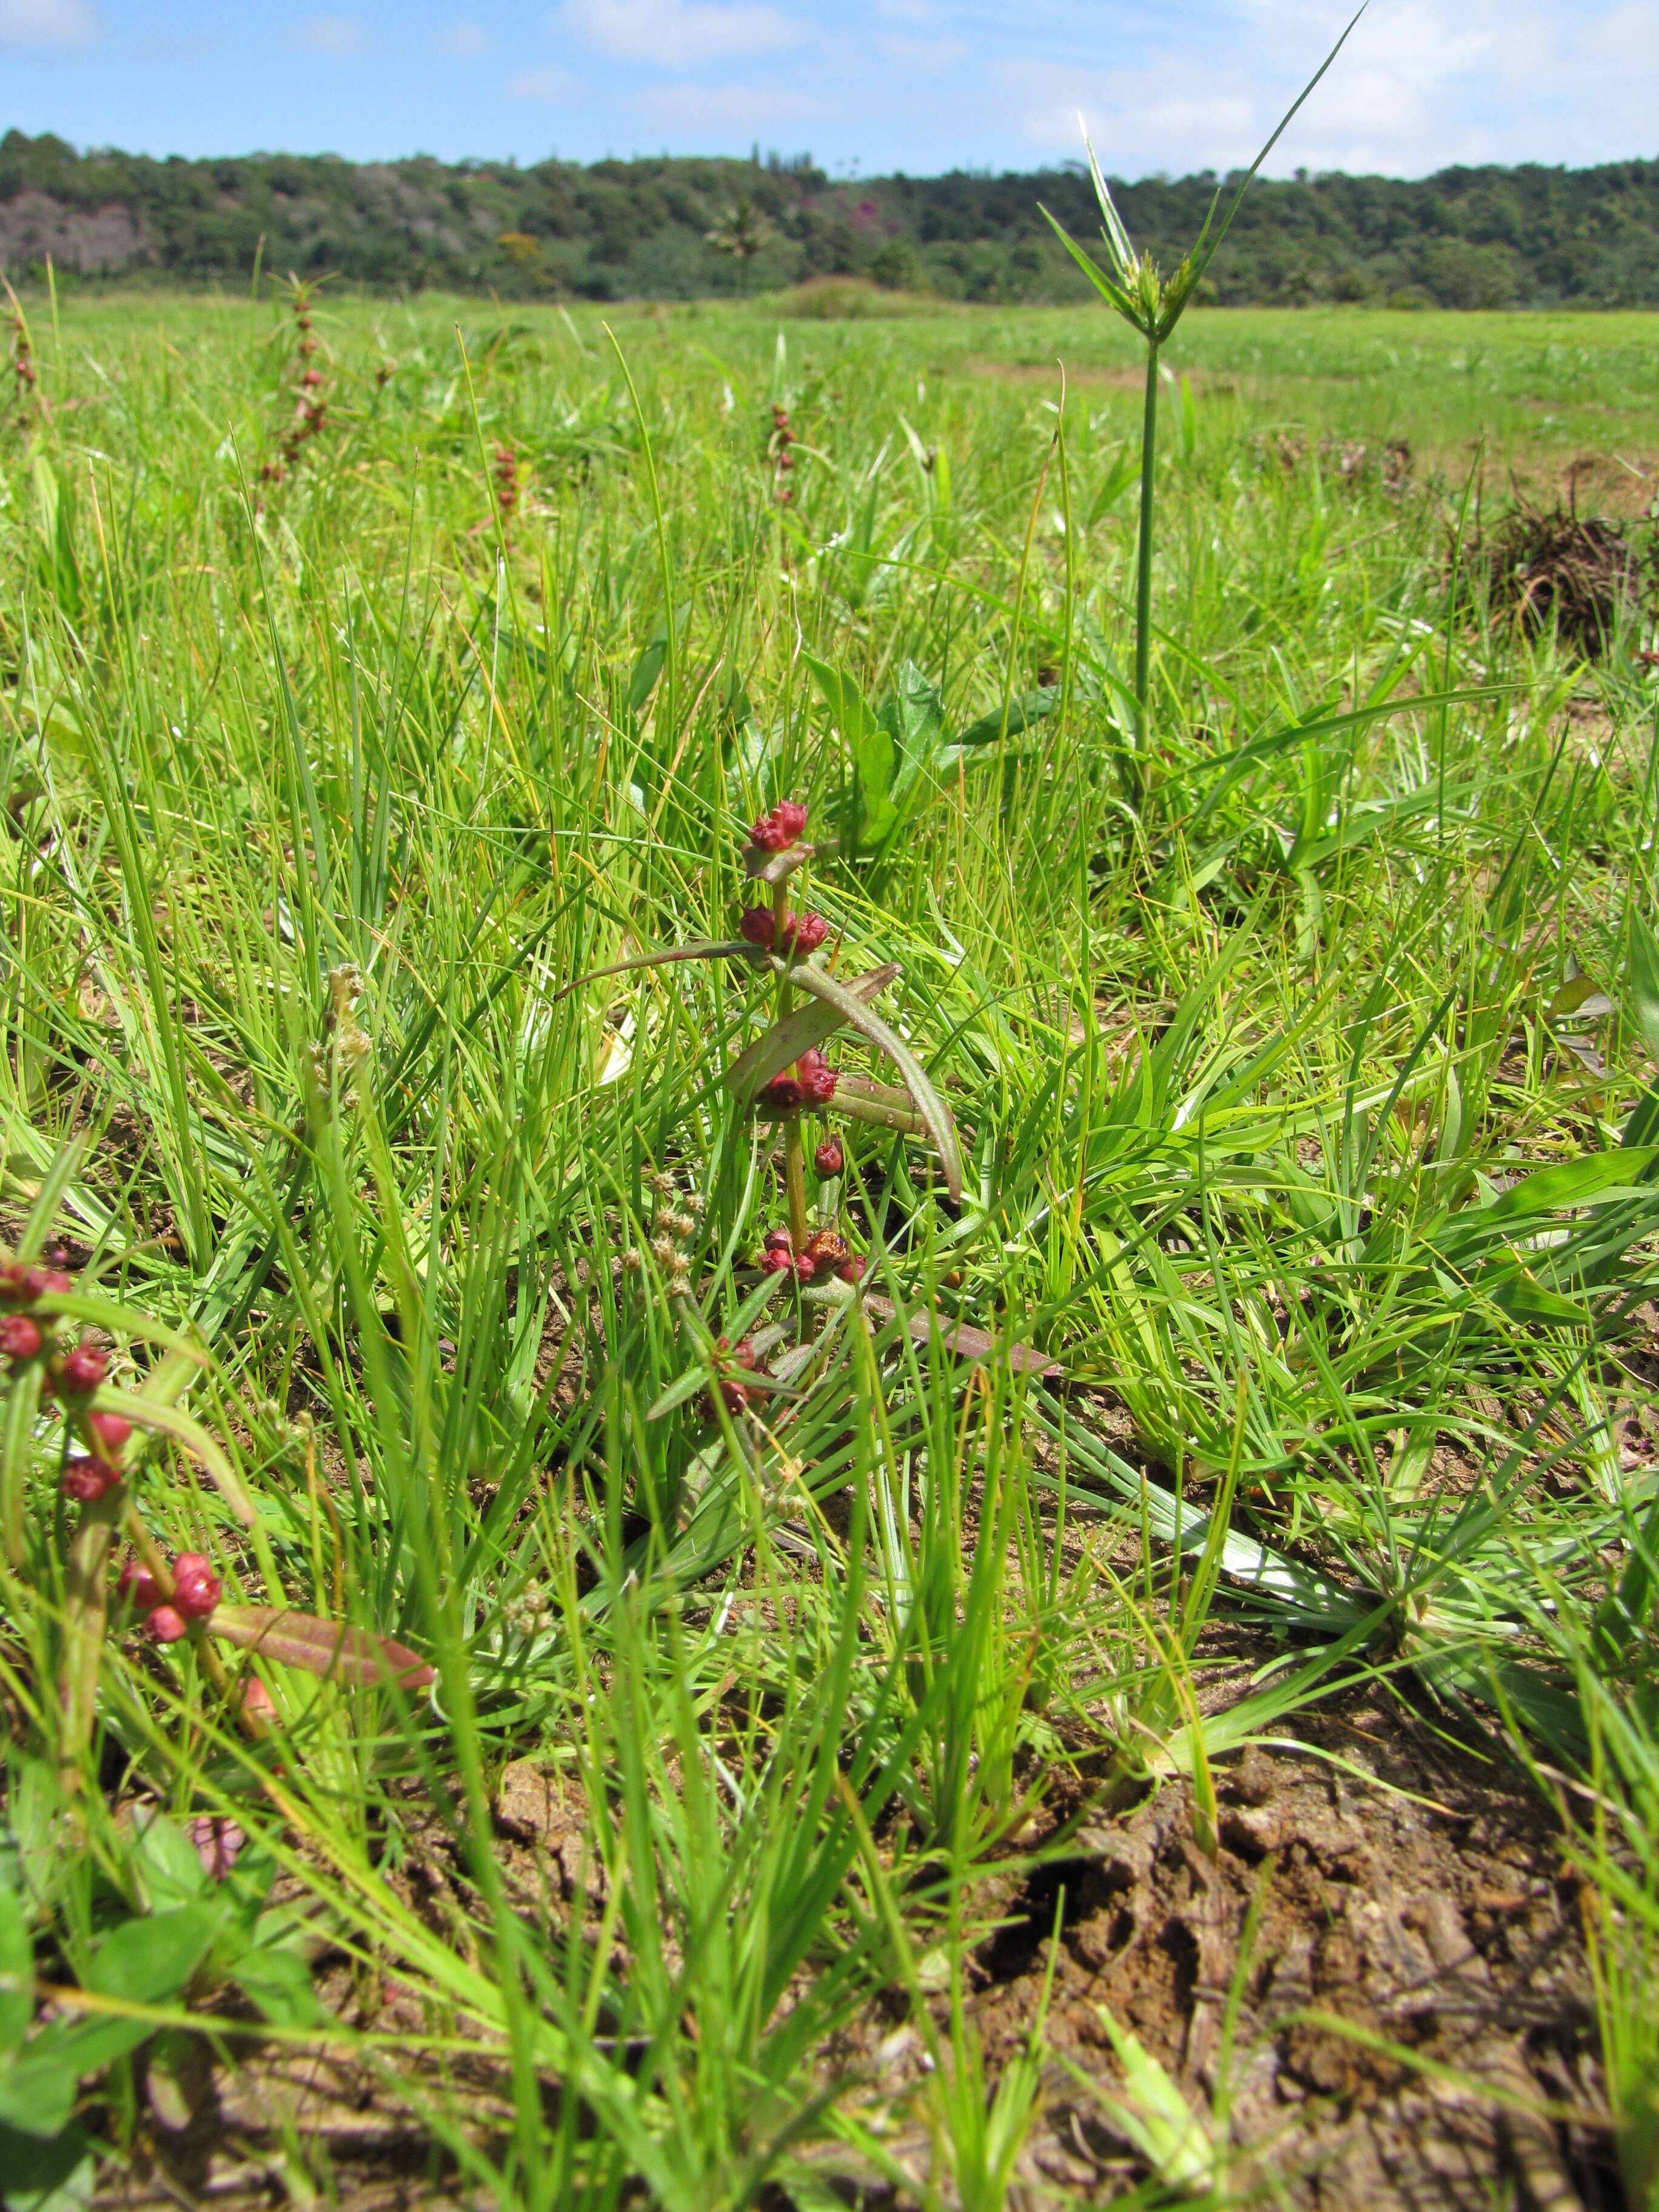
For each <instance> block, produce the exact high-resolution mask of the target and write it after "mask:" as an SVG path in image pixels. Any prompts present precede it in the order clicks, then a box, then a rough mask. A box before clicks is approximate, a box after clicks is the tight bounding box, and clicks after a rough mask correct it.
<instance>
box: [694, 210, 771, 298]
mask: <svg viewBox="0 0 1659 2212" xmlns="http://www.w3.org/2000/svg"><path fill="white" fill-rule="evenodd" d="M703 235H704V237H705V238H706V239H707V240H708V243H709V245H710V246H713V247H714V251H715V252H716V253H729V254H731V255H732V258H733V259H734V260H735V261H736V263H737V264H738V291H739V292H746V291H747V290H748V289H749V264H750V262H751V261H752V260H753V259H754V258H755V256H756V255H757V253H758V252H760V250H761V248H762V246H764V245H765V243H766V241H767V240H768V239H769V238H770V237H771V235H772V226H771V224H770V223H769V222H768V221H767V219H766V217H765V216H763V214H762V213H761V211H760V210H759V209H758V208H757V206H756V205H755V203H754V202H753V200H751V199H750V197H749V195H748V194H747V192H745V193H744V196H743V197H742V198H741V199H740V200H739V201H738V204H737V205H736V206H735V207H729V206H728V207H727V208H726V210H725V211H724V213H723V214H722V215H721V216H720V221H719V222H717V223H716V224H715V225H714V228H713V230H709V231H705V232H704V233H703Z"/></svg>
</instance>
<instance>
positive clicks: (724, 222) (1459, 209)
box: [0, 131, 1659, 307]
mask: <svg viewBox="0 0 1659 2212" xmlns="http://www.w3.org/2000/svg"><path fill="white" fill-rule="evenodd" d="M1215 183H1216V179H1215V178H1214V177H1212V176H1196V177H1186V178H1182V179H1180V180H1179V181H1177V182H1170V181H1168V180H1165V179H1153V180H1151V181H1147V182H1145V183H1140V184H1128V185H1121V186H1115V187H1114V190H1115V192H1116V193H1117V194H1118V196H1119V205H1120V207H1121V210H1122V212H1123V215H1124V218H1125V220H1126V222H1127V224H1128V227H1129V229H1130V232H1131V234H1133V237H1134V238H1135V240H1136V241H1137V243H1138V244H1141V245H1145V246H1150V247H1151V248H1152V251H1153V252H1154V253H1155V254H1156V255H1157V256H1158V259H1159V260H1160V261H1161V262H1162V263H1163V264H1164V267H1165V268H1166V269H1168V268H1169V267H1170V266H1171V265H1172V264H1174V263H1175V262H1176V261H1177V260H1178V259H1179V258H1180V257H1181V253H1182V250H1183V249H1184V246H1185V245H1186V244H1187V242H1188V240H1190V239H1191V238H1192V236H1193V235H1194V232H1195V231H1196V230H1197V228H1198V227H1199V225H1200V222H1202V220H1203V216H1204V211H1205V209H1206V206H1207V204H1208V203H1209V199H1210V196H1211V194H1212V191H1213V190H1214V187H1215ZM1039 202H1041V203H1042V204H1044V205H1046V206H1048V207H1049V208H1051V209H1052V210H1054V214H1055V215H1056V216H1058V217H1059V218H1060V221H1061V222H1064V223H1065V224H1066V226H1067V227H1068V228H1070V229H1072V230H1073V232H1074V233H1075V234H1078V235H1079V236H1083V237H1092V236H1093V235H1094V234H1095V232H1096V229H1097V220H1096V217H1095V214H1094V208H1093V201H1092V196H1091V192H1090V190H1089V186H1088V183H1087V180H1086V179H1085V177H1084V176H1082V175H1081V174H1080V173H1079V172H1078V171H1077V170H1075V169H1074V168H1070V167H1067V168H1064V169H1058V170H1048V171H1042V172H1038V173H1033V174H1030V175H1025V176H1016V175H1002V176H991V175H979V174H975V173H964V172H961V171H958V172H956V173H953V174H951V175H949V176H944V177H905V176H892V177H876V178H869V179H858V180H854V181H851V182H848V181H832V180H831V179H829V177H827V176H826V175H825V174H824V173H823V171H822V170H820V169H817V168H816V167H813V166H812V164H811V161H807V160H799V161H793V162H783V161H779V160H778V159H777V158H776V157H775V156H770V157H769V158H768V159H767V160H766V161H715V160H693V159H676V160H671V159H669V158H667V157H666V156H664V157H662V158H660V159H656V160H646V161H598V162H595V163H593V164H592V167H579V166H577V165H575V164H574V163H570V162H565V161H544V162H539V163H537V164H536V165H535V166H533V167H528V168H519V167H516V166H514V165H513V164H512V163H506V164H502V163H499V162H495V163H480V162H468V163H465V164H462V165H460V166H459V167H447V166H446V165H445V164H443V163H442V162H440V161H431V160H428V159H425V158H423V157H416V158H415V159H413V160H410V161H386V162H368V163H352V162H349V161H338V160H336V159H335V158H333V157H332V156H330V155H319V156H300V155H273V154H259V155H250V156H248V157H247V158H246V159H240V160H238V159H225V160H219V161H180V160H176V159H175V160H169V161H153V160H150V159H149V158H148V157H143V156H137V155H127V154H118V153H112V152H103V151H100V152H92V153H87V154H77V153H76V151H75V149H73V148H72V147H70V146H68V145H66V144H65V143H64V141H63V140H62V139H59V138H55V137H50V136H42V137H38V138H29V137H25V136H24V135H23V134H22V133H21V131H9V132H8V133H7V134H6V136H5V137H4V138H3V140H0V267H3V269H4V270H5V273H6V275H7V276H9V278H10V280H11V281H12V283H21V282H28V281H32V280H34V279H37V278H38V276H39V275H40V271H41V270H42V268H43V266H44V264H45V261H46V256H47V255H48V253H50V254H51V256H52V261H53V264H54V265H55V267H56V268H57V270H58V271H59V272H61V274H62V275H63V276H64V278H65V279H66V280H69V281H74V280H76V279H80V280H83V281H85V280H100V281H105V282H107V281H110V280H117V281H119V282H121V283H128V284H131V283H135V282H137V283H169V284H176V283H185V284H222V285H226V286H231V285H246V284H247V283H249V281H250V278H251V276H252V271H253V268H254V264H255V257H256V254H257V255H258V256H259V258H261V260H262V262H263V264H264V268H265V269H267V270H270V271H273V272H276V273H278V274H281V273H286V272H287V271H288V270H295V271H296V272H297V273H298V274H300V275H301V276H319V275H321V274H322V273H323V272H325V271H334V272H337V274H338V276H340V277H341V278H343V280H345V281H346V282H348V283H352V284H357V285H362V286H366V287H369V288H372V289H379V290H385V291H388V292H401V291H410V290H414V289H417V288H419V287H422V286H437V287H441V288H443V289H454V290H460V291H473V292H481V291H485V290H493V291H495V293H497V294H499V295H501V296H502V297H504V298H557V297H558V296H560V295H573V296H580V297H582V298H587V299H601V300H605V299H623V298H629V297H644V298H659V299H679V298H685V297H689V296H690V295H697V294H708V293H718V292H729V291H732V290H736V289H739V287H742V288H744V289H750V290H763V289H776V288H778V287H780V286H783V285H790V284H795V283H800V282H802V281H803V280H805V279H806V278H809V277H812V276H830V275H836V274H842V275H851V276H870V277H873V278H874V280H875V281H876V282H877V283H882V284H886V285H889V286H891V287H894V288H896V289H905V290H911V289H914V290H930V291H933V292H935V293H938V294H939V295H942V296H944V297H946V298H951V299H969V300H1006V301H1014V300H1025V301H1042V300H1066V299H1072V298H1076V297H1078V296H1079V295H1081V293H1082V291H1083V289H1084V280H1083V278H1082V277H1081V276H1079V273H1078V272H1077V271H1076V270H1074V269H1073V267H1072V266H1071V264H1069V263H1068V261H1067V260H1066V256H1065V254H1064V252H1063V251H1062V250H1061V248H1060V246H1059V245H1058V244H1057V243H1056V241H1055V240H1054V238H1053V236H1052V234H1050V233H1049V232H1048V228H1047V226H1046V224H1045V223H1044V222H1043V220H1042V214H1041V212H1040V210H1039ZM711 233H712V234H714V235H713V240H712V241H711V236H710V234H711ZM1206 293H1207V294H1208V295H1209V296H1212V297H1214V298H1216V299H1218V300H1219V301H1223V302H1228V303H1234V304H1238V305H1244V304H1246V303H1251V302H1262V303H1274V302H1280V303H1285V304H1294V303H1296V302H1298V301H1315V300H1352V301H1363V300H1370V301H1379V302H1380V301H1393V302H1394V303H1395V304H1397V305H1401V306H1410V305H1431V304H1432V305H1437V306H1442V307H1548V306H1553V305H1556V304H1570V305H1572V306H1577V307H1615V306H1623V307H1643V306H1648V307H1652V306H1659V161H1619V162H1612V163H1608V164H1607V166H1605V167H1601V168H1595V169H1578V170H1572V169H1559V168H1556V169H1550V168H1541V167H1523V168H1516V169H1499V168H1485V169H1446V170H1443V171H1442V172H1441V173H1440V174H1439V175H1438V176H1434V177H1429V178H1425V179H1421V180H1418V181H1413V182H1402V181H1401V180H1399V179H1392V178H1388V177H1350V176H1343V175H1328V176H1316V177H1308V176H1300V177H1298V178H1297V179H1296V180H1294V181H1287V182H1282V183H1277V182H1267V183H1258V184H1257V185H1255V187H1253V189H1252V191H1251V192H1250V193H1249V196H1248V197H1247V198H1246V200H1245V203H1244V206H1243V211H1242V213H1241V214H1240V216H1239V217H1238V220H1237V222H1236V223H1235V225H1234V227H1233V230H1232V233H1231V236H1230V237H1229V239H1228V240H1227V243H1226V245H1225V247H1224V248H1223V250H1222V252H1221V254H1220V256H1219V257H1218V259H1217V261H1216V263H1215V264H1214V266H1213V268H1212V274H1211V277H1210V279H1209V280H1208V281H1207V283H1206Z"/></svg>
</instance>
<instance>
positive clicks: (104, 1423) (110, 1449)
mask: <svg viewBox="0 0 1659 2212" xmlns="http://www.w3.org/2000/svg"><path fill="white" fill-rule="evenodd" d="M87 1426H88V1428H89V1429H90V1430H91V1431H92V1434H93V1440H94V1444H95V1446H96V1448H97V1451H98V1455H99V1457H100V1459H106V1460H108V1461H110V1462H112V1463H117V1462H119V1460H120V1456H121V1447H122V1445H123V1444H124V1443H125V1442H126V1440H127V1438H128V1437H130V1436H131V1434H132V1423H131V1421H126V1420H123V1419H122V1418H121V1416H120V1414H119V1413H93V1414H91V1415H89V1416H88V1420H87Z"/></svg>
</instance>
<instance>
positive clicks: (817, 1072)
mask: <svg viewBox="0 0 1659 2212" xmlns="http://www.w3.org/2000/svg"><path fill="white" fill-rule="evenodd" d="M840 1080H841V1078H840V1077H839V1075H838V1074H837V1073H836V1070H835V1069H834V1068H833V1067H831V1066H830V1065H829V1061H828V1060H826V1059H825V1058H824V1056H823V1052H822V1051H821V1049H820V1048H818V1047H817V1045H813V1046H812V1047H811V1049H810V1050H809V1051H806V1052H804V1053H802V1054H801V1056H800V1058H799V1060H797V1061H796V1062H795V1072H794V1073H793V1075H775V1076H774V1077H773V1078H772V1080H771V1081H770V1082H769V1084H767V1085H765V1086H764V1087H763V1090H762V1091H761V1095H760V1103H761V1108H762V1110H763V1112H768V1113H773V1114H787V1113H793V1110H794V1109H795V1108H796V1107H798V1106H827V1105H828V1104H829V1101H830V1100H831V1099H832V1098H833V1097H835V1095H836V1084H837V1083H838V1082H839V1081H840Z"/></svg>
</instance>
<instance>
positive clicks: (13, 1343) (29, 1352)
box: [0, 1314, 41, 1359]
mask: <svg viewBox="0 0 1659 2212" xmlns="http://www.w3.org/2000/svg"><path fill="white" fill-rule="evenodd" d="M40 1345H41V1336H40V1323H39V1322H33V1321H31V1320H30V1319H29V1317H28V1316H27V1314H7V1315H5V1316H3V1317H0V1352H3V1353H4V1355H5V1357H6V1358H8V1359H33V1357H34V1355H35V1353H36V1352H39V1350H40Z"/></svg>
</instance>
